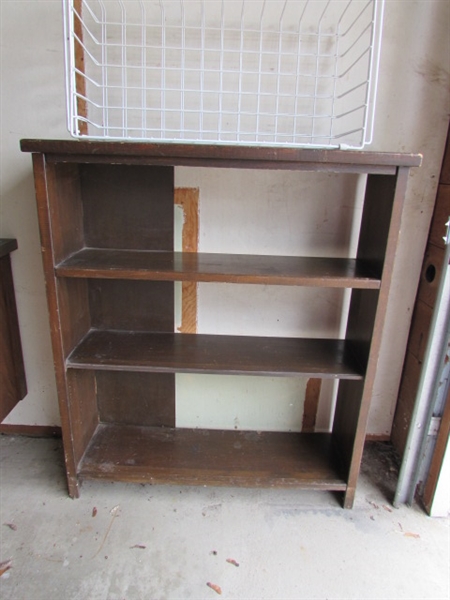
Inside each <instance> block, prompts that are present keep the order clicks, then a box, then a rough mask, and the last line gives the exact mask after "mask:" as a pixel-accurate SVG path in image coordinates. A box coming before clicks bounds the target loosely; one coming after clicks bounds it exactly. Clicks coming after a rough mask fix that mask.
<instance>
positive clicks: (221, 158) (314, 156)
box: [20, 139, 422, 174]
mask: <svg viewBox="0 0 450 600" xmlns="http://www.w3.org/2000/svg"><path fill="white" fill-rule="evenodd" d="M20 146H21V150H22V151H23V152H35V153H36V152H37V153H42V154H45V155H47V160H49V161H54V162H64V161H73V162H112V159H114V161H115V162H124V163H127V162H134V163H136V162H140V163H141V164H162V165H169V166H181V165H184V166H216V167H235V168H243V169H245V168H249V169H252V168H256V169H258V168H264V169H290V170H296V169H302V170H319V171H320V170H333V171H344V172H355V173H358V172H361V173H387V174H394V173H395V169H396V168H397V167H418V166H420V165H421V162H422V156H421V155H420V154H406V153H390V152H363V151H355V150H324V149H306V148H279V147H276V148H270V147H256V146H255V147H253V146H225V145H219V144H178V143H176V144H172V143H170V144H169V143H166V144H161V143H159V144H153V143H146V142H104V141H78V140H30V139H24V140H21V143H20Z"/></svg>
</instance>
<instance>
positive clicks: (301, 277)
mask: <svg viewBox="0 0 450 600" xmlns="http://www.w3.org/2000/svg"><path fill="white" fill-rule="evenodd" d="M56 273H57V275H58V276H60V277H86V278H102V279H147V280H154V281H195V282H223V283H254V284H267V285H305V286H320V287H338V288H364V289H378V288H379V287H380V278H378V277H376V276H375V275H374V273H373V272H372V271H371V270H370V267H369V266H368V265H367V264H366V263H364V262H363V261H358V260H356V259H346V258H309V257H294V256H255V255H246V254H210V253H198V254H197V253H195V252H188V253H182V252H151V251H145V250H116V249H100V248H83V249H82V250H80V251H79V252H76V253H75V254H73V255H72V256H70V257H69V258H67V259H66V260H64V261H63V262H62V263H60V264H59V265H57V267H56Z"/></svg>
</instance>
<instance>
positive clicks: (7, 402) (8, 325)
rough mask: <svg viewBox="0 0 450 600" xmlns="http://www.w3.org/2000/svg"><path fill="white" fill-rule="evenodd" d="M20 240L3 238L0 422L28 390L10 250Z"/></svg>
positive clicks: (0, 265)
mask: <svg viewBox="0 0 450 600" xmlns="http://www.w3.org/2000/svg"><path fill="white" fill-rule="evenodd" d="M16 248H17V242H16V240H14V239H13V240H10V239H2V240H0V422H1V421H3V419H4V418H5V417H6V416H7V415H8V414H9V413H10V412H11V410H12V409H13V408H14V407H15V406H16V404H17V403H18V402H19V401H20V400H22V399H23V398H24V397H25V396H26V394H27V382H26V377H25V367H24V362H23V356H22V343H21V339H20V330H19V321H18V315H17V307H16V297H15V292H14V282H13V277H12V270H11V260H10V256H9V253H10V252H12V251H13V250H15V249H16Z"/></svg>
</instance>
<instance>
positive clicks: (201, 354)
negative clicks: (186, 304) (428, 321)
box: [67, 330, 363, 379]
mask: <svg viewBox="0 0 450 600" xmlns="http://www.w3.org/2000/svg"><path fill="white" fill-rule="evenodd" d="M354 363H355V361H354V359H353V355H352V353H351V352H350V351H349V349H348V346H347V344H346V342H345V341H344V340H323V339H300V338H275V337H247V336H245V337H244V336H231V335H225V336H223V335H201V334H189V333H185V334H175V333H174V334H155V333H136V332H124V331H97V330H92V331H91V332H90V333H89V334H88V335H87V336H86V338H85V339H84V340H83V341H82V342H81V343H80V344H79V345H78V346H77V347H76V348H75V350H74V351H73V352H72V354H71V355H70V356H69V358H68V359H67V366H68V367H69V368H78V369H102V370H103V369H104V370H127V371H147V372H159V373H174V372H184V373H223V374H230V375H231V374H233V375H239V374H240V375H274V376H275V375H305V376H320V377H342V378H348V379H362V377H363V373H362V372H361V370H360V369H358V367H356V366H355V364H354Z"/></svg>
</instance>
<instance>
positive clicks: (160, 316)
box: [64, 279, 174, 347]
mask: <svg viewBox="0 0 450 600" xmlns="http://www.w3.org/2000/svg"><path fill="white" fill-rule="evenodd" d="M64 281H80V280H79V279H75V280H72V279H70V280H69V279H64ZM81 281H85V282H86V281H88V283H89V286H88V287H89V304H90V314H91V319H92V327H93V328H94V329H119V330H128V331H159V332H162V331H167V332H173V330H174V286H173V283H171V282H169V281H123V280H121V279H103V280H102V279H89V280H86V279H84V280H81ZM84 333H85V334H86V333H87V330H85V332H84ZM72 347H73V346H72Z"/></svg>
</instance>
